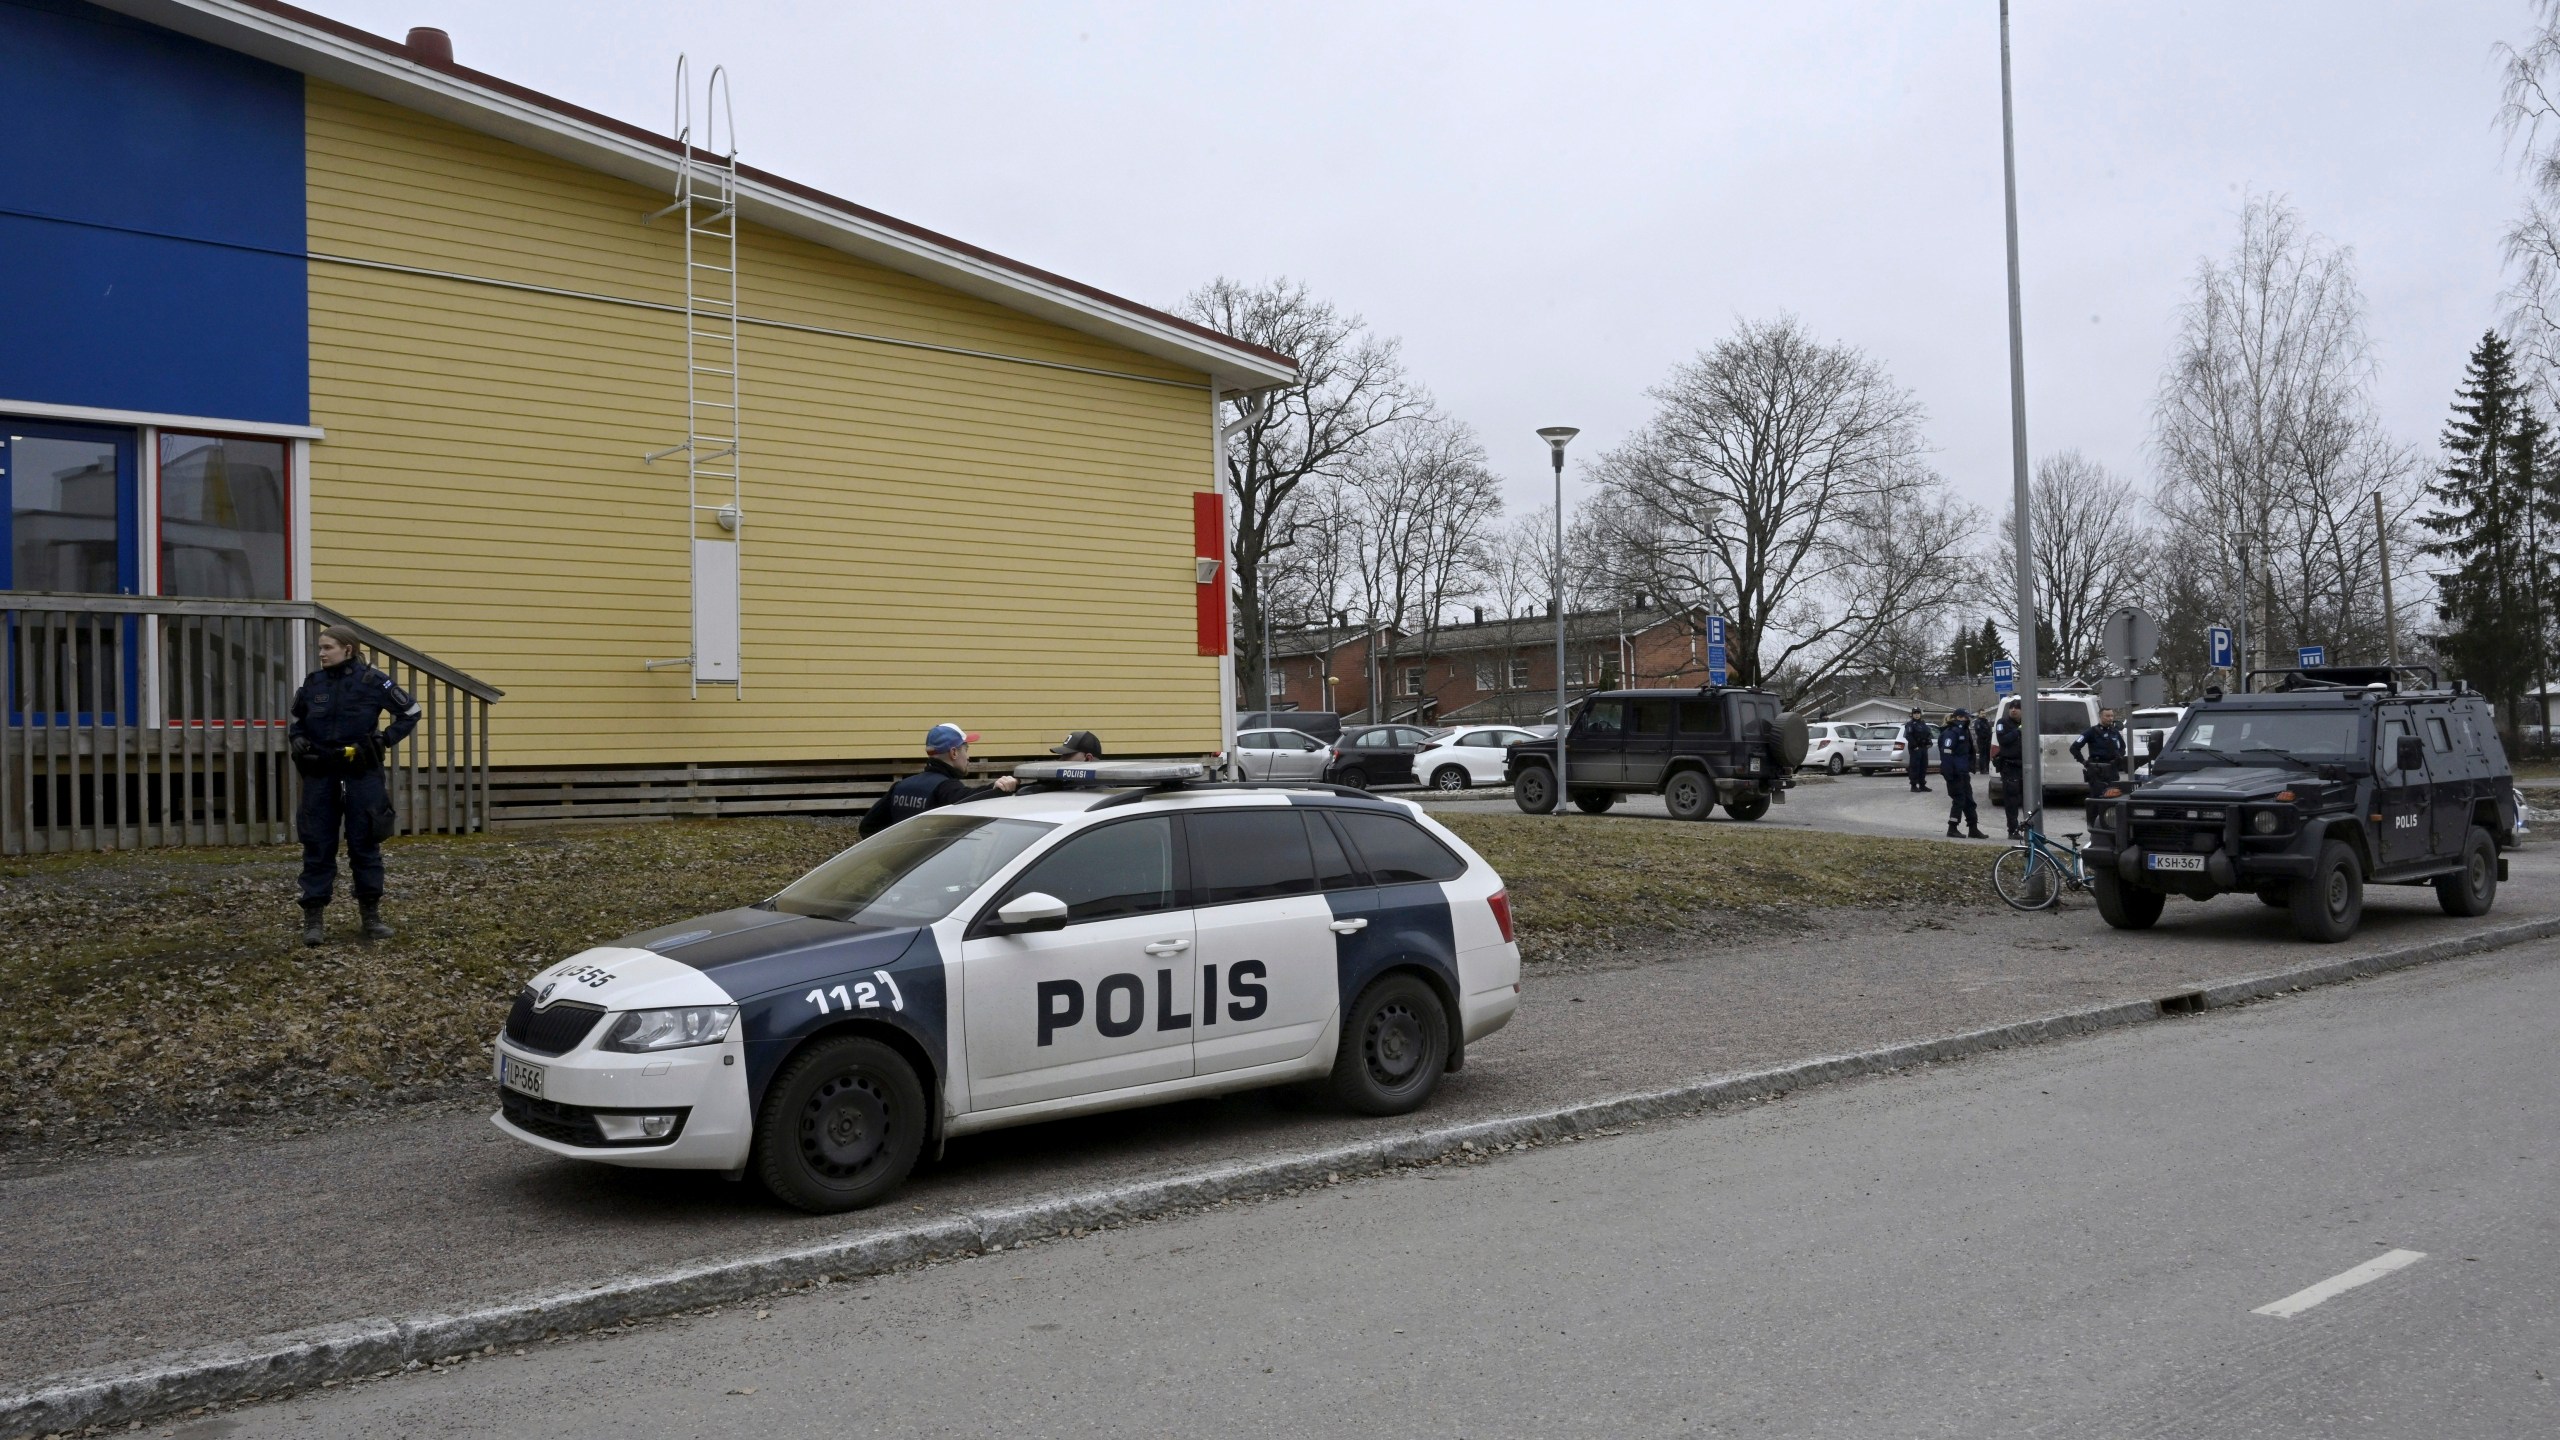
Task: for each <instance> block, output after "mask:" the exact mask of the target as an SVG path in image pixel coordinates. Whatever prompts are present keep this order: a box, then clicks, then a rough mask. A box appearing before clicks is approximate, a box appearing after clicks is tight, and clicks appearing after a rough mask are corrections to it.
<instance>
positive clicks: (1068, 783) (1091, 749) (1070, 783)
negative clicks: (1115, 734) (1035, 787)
mask: <svg viewBox="0 0 2560 1440" xmlns="http://www.w3.org/2000/svg"><path fill="white" fill-rule="evenodd" d="M1049 753H1050V754H1052V755H1055V756H1057V757H1058V758H1059V759H1061V760H1069V759H1073V758H1074V757H1076V756H1079V755H1081V756H1083V757H1084V758H1085V759H1087V760H1099V759H1101V758H1102V737H1101V736H1099V735H1096V734H1094V733H1093V732H1092V731H1090V730H1076V731H1072V732H1070V733H1069V734H1068V736H1067V738H1066V739H1064V740H1062V741H1060V742H1059V743H1057V744H1055V745H1052V746H1050V747H1049ZM1102 783H1103V782H1101V781H1099V780H1043V781H1040V782H1039V788H1041V789H1043V790H1095V789H1099V788H1101V786H1102Z"/></svg>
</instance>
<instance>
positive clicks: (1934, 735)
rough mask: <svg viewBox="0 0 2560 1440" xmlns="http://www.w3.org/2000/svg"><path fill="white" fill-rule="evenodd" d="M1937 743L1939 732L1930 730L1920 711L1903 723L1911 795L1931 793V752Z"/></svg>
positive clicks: (1903, 746) (1904, 752) (1912, 713)
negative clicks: (1909, 771) (1909, 770)
mask: <svg viewBox="0 0 2560 1440" xmlns="http://www.w3.org/2000/svg"><path fill="white" fill-rule="evenodd" d="M1937 743H1938V732H1937V731H1935V730H1932V729H1930V728H1929V722H1928V721H1926V720H1923V719H1921V718H1920V712H1919V711H1917V710H1915V711H1913V712H1911V718H1910V719H1908V720H1905V721H1903V722H1902V751H1903V758H1904V760H1905V761H1906V762H1907V763H1908V764H1909V766H1910V769H1911V793H1912V794H1914V795H1925V794H1927V793H1928V791H1929V751H1930V748H1931V747H1933V746H1935V745H1936V744H1937Z"/></svg>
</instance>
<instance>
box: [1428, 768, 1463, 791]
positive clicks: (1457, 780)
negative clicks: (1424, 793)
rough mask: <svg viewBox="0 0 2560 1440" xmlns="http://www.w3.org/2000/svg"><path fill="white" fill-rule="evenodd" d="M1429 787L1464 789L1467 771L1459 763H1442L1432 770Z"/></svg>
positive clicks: (1436, 788) (1435, 788)
mask: <svg viewBox="0 0 2560 1440" xmlns="http://www.w3.org/2000/svg"><path fill="white" fill-rule="evenodd" d="M1431 788H1432V789H1434V790H1464V789H1466V788H1467V772H1466V769H1465V767H1463V766H1459V765H1443V766H1441V767H1440V768H1439V769H1437V770H1434V771H1432V772H1431Z"/></svg>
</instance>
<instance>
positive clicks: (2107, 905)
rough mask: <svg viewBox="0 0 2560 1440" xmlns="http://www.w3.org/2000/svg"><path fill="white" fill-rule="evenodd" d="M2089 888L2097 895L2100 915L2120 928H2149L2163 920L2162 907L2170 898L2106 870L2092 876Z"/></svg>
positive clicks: (2110, 923)
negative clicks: (2129, 883) (2132, 883)
mask: <svg viewBox="0 0 2560 1440" xmlns="http://www.w3.org/2000/svg"><path fill="white" fill-rule="evenodd" d="M2089 889H2090V892H2091V893H2092V894H2095V895H2096V896H2097V897H2098V918H2099V919H2101V920H2104V921H2106V922H2107V923H2108V924H2109V925H2112V926H2114V927H2115V928H2117V929H2118V930H2148V929H2150V928H2151V927H2152V926H2153V925H2155V924H2158V923H2159V920H2160V910H2161V907H2162V906H2164V905H2167V904H2168V903H2169V897H2168V896H2166V895H2163V894H2161V893H2160V892H2159V891H2157V890H2145V889H2143V888H2142V887H2141V886H2139V885H2127V884H2126V883H2124V882H2123V881H2122V880H2119V879H2117V878H2116V877H2115V876H2114V875H2111V874H2109V873H2108V872H2106V871H2104V870H2100V871H2098V872H2096V873H2095V874H2092V875H2091V876H2090V877H2089Z"/></svg>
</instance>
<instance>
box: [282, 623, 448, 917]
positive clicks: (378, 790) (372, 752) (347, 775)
mask: <svg viewBox="0 0 2560 1440" xmlns="http://www.w3.org/2000/svg"><path fill="white" fill-rule="evenodd" d="M316 648H317V649H318V651H319V659H320V668H319V669H317V670H314V671H312V672H311V673H310V674H309V675H308V676H306V677H304V679H303V682H302V688H301V689H300V690H297V691H295V692H294V696H293V723H292V724H290V725H288V726H286V727H285V737H286V739H287V740H289V741H290V742H291V743H292V747H293V768H294V769H296V770H298V771H300V772H301V773H302V808H301V810H300V812H299V813H298V814H296V815H295V817H294V820H295V828H296V829H297V830H298V831H299V832H300V834H301V837H302V943H303V944H305V945H318V944H321V943H323V942H324V941H325V940H327V939H328V934H327V931H326V929H325V928H324V927H323V926H322V924H321V912H322V911H325V910H327V909H328V908H329V898H330V895H331V893H332V892H333V891H335V890H336V889H337V888H338V836H339V834H340V832H341V831H343V832H344V833H345V835H346V838H347V866H348V868H349V869H351V870H353V871H354V872H355V892H356V908H357V909H358V910H359V911H361V912H362V913H363V915H364V931H363V934H364V938H365V939H367V940H386V939H389V938H390V936H391V933H392V931H391V927H390V926H388V925H385V924H383V923H382V840H383V837H384V836H386V835H389V834H390V833H391V827H392V825H393V824H394V822H395V817H394V816H393V815H392V812H391V790H390V787H389V786H388V785H386V784H385V783H384V782H383V775H382V756H383V752H384V751H386V750H389V749H390V748H391V747H392V746H394V745H397V744H399V743H400V742H401V741H403V740H406V739H408V738H409V732H410V731H412V730H415V729H417V728H418V716H419V713H420V712H419V708H418V702H417V701H416V700H413V699H411V698H410V696H409V692H407V691H406V690H403V689H401V688H400V687H399V686H397V685H394V684H392V683H391V677H390V676H388V675H385V674H383V673H382V672H381V671H379V670H376V669H374V668H373V667H372V666H371V665H368V664H366V663H365V661H364V656H363V653H362V651H361V650H360V649H359V648H358V641H357V638H356V632H354V631H353V630H350V629H347V628H346V627H344V626H340V625H332V626H330V627H328V628H327V629H325V630H322V631H321V632H320V640H319V644H318V646H317V647H316ZM386 716H387V717H389V720H390V723H389V724H387V725H383V726H382V727H381V729H379V730H376V729H375V728H374V727H375V725H376V724H377V723H379V722H380V721H381V720H382V719H383V718H384V717H386Z"/></svg>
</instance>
